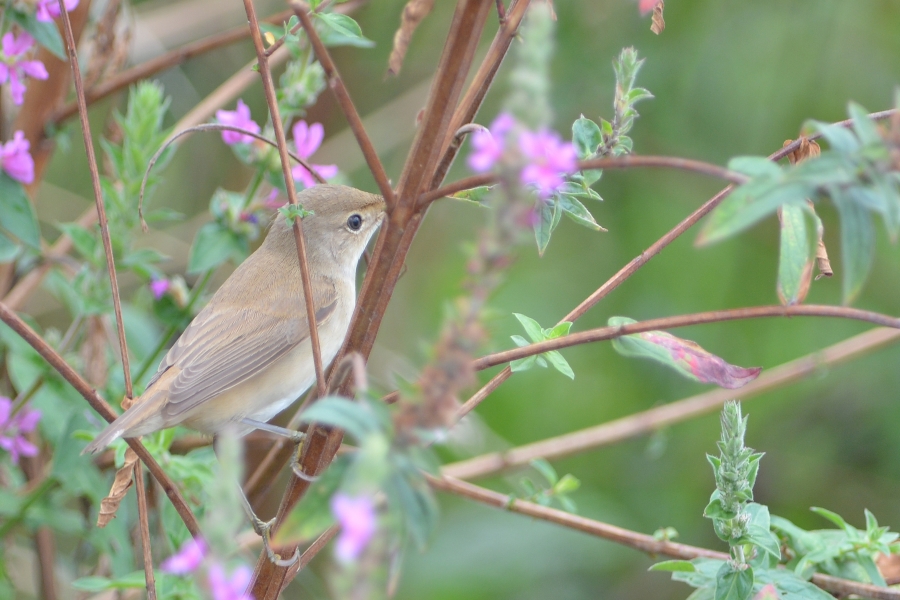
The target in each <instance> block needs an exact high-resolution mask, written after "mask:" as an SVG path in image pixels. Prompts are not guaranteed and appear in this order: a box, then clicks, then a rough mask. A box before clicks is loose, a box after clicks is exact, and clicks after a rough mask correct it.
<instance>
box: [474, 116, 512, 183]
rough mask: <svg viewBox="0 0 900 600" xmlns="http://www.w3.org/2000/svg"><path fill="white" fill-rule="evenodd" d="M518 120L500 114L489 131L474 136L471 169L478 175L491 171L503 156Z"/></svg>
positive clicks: (479, 132) (478, 132)
mask: <svg viewBox="0 0 900 600" xmlns="http://www.w3.org/2000/svg"><path fill="white" fill-rule="evenodd" d="M515 124H516V120H515V119H513V117H512V115H510V114H509V113H505V112H504V113H500V114H499V115H497V118H496V119H494V122H493V123H491V126H490V128H488V130H487V131H486V130H484V129H482V130H480V131H476V132H475V133H473V134H472V147H473V148H474V152H472V154H470V155H469V160H468V163H469V167H470V168H471V169H472V170H473V171H475V172H476V173H485V172H487V171H490V170H491V169H492V168H493V167H494V164H495V163H496V162H497V161H498V160H500V157H501V156H503V151H504V148H505V142H506V139H505V138H506V134H507V133H509V131H510V130H511V129H512V128H513V127H514V126H515Z"/></svg>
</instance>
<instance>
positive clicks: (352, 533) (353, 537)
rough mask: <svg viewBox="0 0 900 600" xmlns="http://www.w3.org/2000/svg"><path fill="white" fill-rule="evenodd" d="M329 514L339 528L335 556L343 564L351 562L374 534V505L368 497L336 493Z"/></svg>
mask: <svg viewBox="0 0 900 600" xmlns="http://www.w3.org/2000/svg"><path fill="white" fill-rule="evenodd" d="M331 512H332V514H334V516H335V518H336V519H337V521H338V524H339V525H340V526H341V535H340V537H338V540H337V545H336V546H335V549H334V553H335V556H337V559H338V560H339V561H341V562H343V563H348V562H352V561H354V560H356V559H357V558H358V557H359V555H360V554H361V553H362V551H363V550H365V548H366V546H367V545H368V543H369V541H370V540H371V539H372V536H373V535H374V534H375V530H376V529H377V526H378V523H377V522H376V519H375V505H374V504H373V503H372V499H371V498H369V497H368V496H359V497H356V498H351V497H350V496H347V495H346V494H341V493H338V494H335V495H334V497H333V498H332V499H331Z"/></svg>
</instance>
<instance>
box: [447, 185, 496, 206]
mask: <svg viewBox="0 0 900 600" xmlns="http://www.w3.org/2000/svg"><path fill="white" fill-rule="evenodd" d="M493 189H494V186H492V185H482V186H479V187H476V188H472V189H469V190H462V191H461V192H456V193H455V194H453V195H452V196H450V197H451V198H453V199H454V200H467V201H469V202H473V203H475V204H478V205H479V206H483V204H482V203H483V202H484V201H485V200H486V199H487V197H488V196H489V195H490V193H491V190H493Z"/></svg>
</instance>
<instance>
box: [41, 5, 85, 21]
mask: <svg viewBox="0 0 900 600" xmlns="http://www.w3.org/2000/svg"><path fill="white" fill-rule="evenodd" d="M64 4H65V5H66V12H71V11H72V10H74V9H75V7H76V6H78V0H65V2H64ZM59 15H60V12H59V2H58V1H57V0H38V3H37V12H36V13H35V16H36V17H37V20H38V21H42V22H44V23H46V22H47V21H52V20H53V19H55V18H56V17H58V16H59Z"/></svg>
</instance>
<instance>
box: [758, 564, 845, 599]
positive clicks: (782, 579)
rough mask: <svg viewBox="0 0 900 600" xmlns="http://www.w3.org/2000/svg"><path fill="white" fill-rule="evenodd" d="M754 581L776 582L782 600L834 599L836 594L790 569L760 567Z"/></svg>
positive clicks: (760, 583)
mask: <svg viewBox="0 0 900 600" xmlns="http://www.w3.org/2000/svg"><path fill="white" fill-rule="evenodd" d="M754 581H755V582H756V583H757V584H759V585H765V584H769V583H772V584H774V585H775V587H776V588H777V589H778V593H779V595H780V596H781V600H834V596H832V595H831V594H829V593H828V592H825V591H823V590H821V589H819V588H818V587H816V586H815V585H813V584H811V583H810V582H808V581H805V580H803V579H801V578H800V577H798V576H797V575H796V574H795V573H794V572H793V571H791V570H790V569H777V568H776V569H758V570H757V571H756V572H755V573H754Z"/></svg>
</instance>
